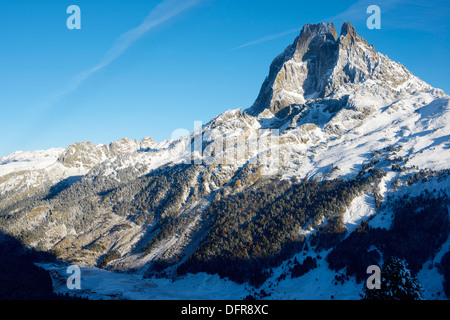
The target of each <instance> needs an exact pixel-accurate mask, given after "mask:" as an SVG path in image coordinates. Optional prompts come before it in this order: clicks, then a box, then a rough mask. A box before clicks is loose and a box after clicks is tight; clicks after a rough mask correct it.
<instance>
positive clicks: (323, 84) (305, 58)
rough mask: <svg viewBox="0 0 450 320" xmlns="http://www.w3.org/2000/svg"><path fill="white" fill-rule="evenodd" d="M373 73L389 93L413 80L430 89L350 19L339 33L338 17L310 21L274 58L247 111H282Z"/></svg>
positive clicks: (415, 88)
mask: <svg viewBox="0 0 450 320" xmlns="http://www.w3.org/2000/svg"><path fill="white" fill-rule="evenodd" d="M369 79H371V80H374V81H377V82H378V83H379V86H380V87H379V88H378V89H380V91H383V92H384V93H385V96H386V95H387V96H394V95H395V93H393V91H396V90H397V88H398V87H399V86H400V85H401V84H404V83H406V82H407V81H409V80H410V82H411V84H408V86H407V87H408V90H409V91H411V92H414V91H423V89H425V88H428V89H429V86H427V85H426V84H424V83H423V82H422V81H420V80H419V79H417V78H415V77H414V76H413V75H412V74H411V73H410V72H409V71H408V70H406V68H405V67H403V66H402V65H400V64H397V63H395V62H393V61H391V60H389V59H388V58H387V57H386V56H383V55H382V54H379V53H377V52H376V51H375V49H374V47H373V46H372V45H369V44H368V43H367V41H366V40H365V39H364V38H362V37H360V36H359V35H358V34H357V33H356V30H355V28H354V27H353V26H352V25H351V24H350V23H349V22H345V23H344V24H343V25H342V27H341V34H340V36H339V37H338V35H337V32H336V29H335V27H334V25H333V23H318V24H305V25H304V26H303V28H302V31H301V33H300V35H299V36H298V37H297V38H296V39H295V41H294V42H293V44H291V45H290V46H288V47H287V48H286V49H285V51H284V52H283V53H282V54H280V55H279V56H278V57H276V58H275V60H274V61H273V62H272V64H271V66H270V72H269V75H268V77H267V78H266V79H265V81H264V83H263V85H262V87H261V90H260V92H259V95H258V97H257V99H256V100H255V102H254V104H253V105H252V106H251V107H250V108H249V109H247V110H246V111H245V113H247V114H250V115H253V116H256V115H259V114H260V113H261V112H262V111H263V110H265V109H268V110H270V111H271V112H272V113H273V114H277V113H278V112H280V111H282V110H283V109H285V108H286V107H292V106H296V105H302V104H305V103H306V102H307V101H308V100H311V99H313V100H315V99H319V98H325V97H330V96H331V95H333V94H335V93H336V92H341V93H342V92H345V93H346V94H348V93H349V91H351V90H353V91H354V90H355V88H354V85H355V84H360V83H364V82H365V81H366V80H369ZM381 88H383V90H381ZM385 91H386V92H385ZM380 94H381V93H380Z"/></svg>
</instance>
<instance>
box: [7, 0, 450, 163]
mask: <svg viewBox="0 0 450 320" xmlns="http://www.w3.org/2000/svg"><path fill="white" fill-rule="evenodd" d="M72 4H75V5H78V6H79V7H80V9H81V30H69V29H67V27H66V20H67V18H68V17H69V14H67V13H66V9H67V7H68V6H69V5H72ZM371 4H375V5H378V6H379V7H380V8H381V18H382V20H381V21H382V22H381V29H380V30H369V29H368V28H367V27H366V20H367V18H368V17H369V15H368V14H367V13H366V9H367V7H368V6H369V5H371ZM449 16H450V5H449V4H448V1H423V0H418V1H410V0H391V1H387V0H382V1H376V0H374V1H366V0H361V1H356V2H355V1H299V0H295V1H294V0H276V1H275V0H270V1H269V0H259V1H255V0H133V1H125V0H116V1H112V0H111V1H104V0H71V1H63V0H47V1H43V0H21V1H13V0H5V1H1V2H0V26H1V28H0V37H1V39H2V46H1V50H0V57H1V59H0V70H1V71H0V110H1V117H0V134H1V136H2V139H1V140H0V156H2V155H7V154H10V153H12V152H14V151H16V150H41V149H48V148H51V147H66V146H67V145H69V144H71V143H74V142H77V141H92V142H93V143H95V144H98V143H109V142H111V141H114V140H117V139H120V138H122V137H128V138H132V139H138V140H140V139H141V138H143V137H145V136H151V137H153V138H154V139H155V140H157V141H162V140H164V139H167V138H170V136H171V134H172V132H173V131H174V130H175V129H179V128H185V129H187V130H189V131H191V130H193V129H194V128H193V126H194V121H203V122H204V123H206V122H207V121H209V120H210V119H211V118H212V117H214V116H215V115H217V114H219V113H221V112H224V111H226V110H228V109H232V108H239V107H241V108H243V109H246V108H248V107H249V106H251V104H252V103H253V101H254V99H255V98H256V96H257V94H258V91H259V89H260V86H261V84H262V82H263V80H264V78H265V77H266V75H267V73H268V70H269V65H270V63H271V61H272V60H273V59H274V58H275V57H276V56H277V55H278V54H279V53H281V52H282V51H283V50H284V49H285V47H286V46H287V45H289V44H290V43H292V41H293V40H294V38H295V37H296V35H297V34H298V33H299V32H300V30H301V27H302V26H303V25H304V24H305V23H317V22H329V21H331V22H333V23H334V24H335V26H336V29H337V30H338V32H339V31H340V27H341V25H342V23H343V22H344V21H346V20H348V21H350V22H351V23H352V24H353V25H354V26H355V27H356V30H357V32H358V34H360V35H361V36H363V37H364V38H365V39H366V40H367V41H368V42H369V43H372V44H374V46H375V49H376V50H377V51H379V52H382V53H384V54H387V55H388V56H389V57H390V58H391V59H393V60H395V61H399V62H401V63H402V64H403V65H405V66H406V67H407V68H408V69H409V70H410V71H412V72H413V73H414V74H415V75H416V76H418V77H420V78H421V79H423V80H424V81H426V82H428V83H429V84H431V85H433V86H435V87H438V88H441V89H443V90H444V91H445V92H446V93H447V94H448V93H449V92H450V80H449V76H448V75H449V74H450V66H449V62H448V61H449V58H448V54H449V49H450V36H449V31H450V28H449V26H450V24H449V21H448V17H449Z"/></svg>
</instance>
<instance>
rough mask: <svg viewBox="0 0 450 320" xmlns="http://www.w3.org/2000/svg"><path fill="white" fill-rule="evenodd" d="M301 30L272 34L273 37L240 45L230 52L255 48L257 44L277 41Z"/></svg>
mask: <svg viewBox="0 0 450 320" xmlns="http://www.w3.org/2000/svg"><path fill="white" fill-rule="evenodd" d="M299 30H300V28H295V29H291V30H287V31H284V32H280V33H276V34H272V35H269V36H265V37H263V38H260V39H258V40H254V41H250V42H247V43H244V44H243V45H240V46H239V47H236V48H233V49H231V50H230V52H231V51H235V50H238V49H241V48H244V47H248V46H253V45H255V44H260V43H264V42H267V41H271V40H275V39H278V38H281V37H284V36H286V35H288V34H292V33H298V32H299Z"/></svg>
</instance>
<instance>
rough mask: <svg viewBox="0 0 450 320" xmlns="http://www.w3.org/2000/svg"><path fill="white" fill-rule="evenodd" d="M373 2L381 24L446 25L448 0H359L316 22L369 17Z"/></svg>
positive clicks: (435, 28) (439, 27) (426, 27)
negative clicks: (379, 15)
mask: <svg viewBox="0 0 450 320" xmlns="http://www.w3.org/2000/svg"><path fill="white" fill-rule="evenodd" d="M373 4H375V5H378V6H379V7H380V8H381V14H382V17H381V19H382V26H388V27H391V28H401V29H413V30H422V31H428V32H436V31H440V30H442V29H443V26H448V14H449V12H450V9H449V6H450V5H449V3H448V0H436V1H435V2H433V3H430V2H429V1H428V0H375V1H374V0H360V1H358V2H356V3H354V4H353V5H351V6H350V7H348V8H347V9H345V10H344V11H342V12H340V13H338V14H336V15H334V16H331V17H327V18H324V19H321V20H319V22H335V23H342V22H344V21H350V22H351V23H352V24H356V23H361V22H365V21H366V20H367V18H368V17H369V16H368V14H367V12H366V10H367V8H368V7H369V6H370V5H373ZM430 21H433V22H432V23H431V22H430ZM300 30H301V27H299V28H297V29H291V30H287V31H284V32H280V33H277V34H273V35H268V36H265V37H262V38H259V39H257V40H253V41H249V42H247V43H245V44H242V45H240V46H238V47H236V48H233V49H231V50H230V52H231V51H235V50H238V49H241V48H244V47H248V46H253V45H257V44H261V43H264V42H267V41H271V40H275V39H278V38H280V37H283V36H285V35H288V34H292V33H295V32H300Z"/></svg>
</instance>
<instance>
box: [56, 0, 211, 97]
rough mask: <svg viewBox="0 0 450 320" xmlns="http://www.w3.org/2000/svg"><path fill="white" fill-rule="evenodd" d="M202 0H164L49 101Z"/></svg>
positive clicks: (67, 92)
mask: <svg viewBox="0 0 450 320" xmlns="http://www.w3.org/2000/svg"><path fill="white" fill-rule="evenodd" d="M201 1H202V0H164V1H163V2H161V3H160V4H159V5H157V6H156V7H155V8H154V9H153V10H152V11H151V12H150V13H149V14H148V15H147V17H146V18H145V19H144V21H143V22H142V23H141V24H140V25H139V26H137V27H135V28H133V29H131V30H129V31H127V32H125V33H124V34H122V35H121V36H120V37H119V38H117V40H116V41H115V42H114V44H113V45H112V47H111V48H110V49H109V51H108V52H107V53H106V54H105V56H104V57H103V58H102V59H101V60H100V62H98V63H97V64H96V65H95V66H93V67H92V68H89V69H87V70H84V71H82V72H80V73H79V74H77V75H75V76H74V77H73V78H72V79H71V80H70V81H69V83H68V84H67V86H66V87H65V88H63V89H62V90H60V91H58V92H56V93H55V94H53V95H52V96H51V97H50V98H49V102H50V103H52V102H55V101H57V100H58V99H60V98H61V97H63V96H65V95H67V94H69V93H71V92H73V91H75V90H76V89H78V87H79V86H80V85H81V84H82V83H83V82H84V81H85V80H86V79H88V78H89V77H90V76H92V75H93V74H94V73H96V72H97V71H99V70H101V69H103V68H105V67H107V66H108V65H109V64H111V62H113V61H114V60H116V59H117V58H119V57H120V56H121V55H122V54H123V53H124V52H125V51H126V50H127V49H128V48H129V47H130V46H131V45H132V44H133V43H134V42H136V41H137V40H138V39H140V38H141V37H142V36H144V35H145V34H146V33H147V32H148V31H150V30H151V29H153V28H155V27H156V26H158V25H160V24H161V23H163V22H165V21H167V20H169V19H171V18H174V17H175V16H177V15H179V14H180V13H182V12H183V11H185V10H187V9H189V8H190V7H193V6H194V5H196V4H198V3H199V2H201Z"/></svg>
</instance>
